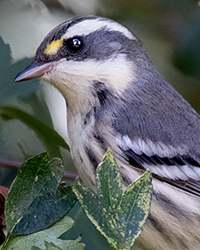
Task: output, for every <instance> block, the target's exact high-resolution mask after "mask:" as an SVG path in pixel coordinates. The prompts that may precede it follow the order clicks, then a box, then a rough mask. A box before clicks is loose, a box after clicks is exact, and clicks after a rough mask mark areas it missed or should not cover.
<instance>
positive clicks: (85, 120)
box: [83, 107, 96, 125]
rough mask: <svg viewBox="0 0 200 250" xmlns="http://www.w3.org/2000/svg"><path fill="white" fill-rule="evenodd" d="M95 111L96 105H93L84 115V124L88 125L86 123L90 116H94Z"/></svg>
mask: <svg viewBox="0 0 200 250" xmlns="http://www.w3.org/2000/svg"><path fill="white" fill-rule="evenodd" d="M95 113H96V107H93V108H92V109H91V110H90V111H89V112H88V113H87V114H86V115H85V117H84V122H83V124H84V125H88V123H89V122H90V121H91V119H92V116H94V115H95Z"/></svg>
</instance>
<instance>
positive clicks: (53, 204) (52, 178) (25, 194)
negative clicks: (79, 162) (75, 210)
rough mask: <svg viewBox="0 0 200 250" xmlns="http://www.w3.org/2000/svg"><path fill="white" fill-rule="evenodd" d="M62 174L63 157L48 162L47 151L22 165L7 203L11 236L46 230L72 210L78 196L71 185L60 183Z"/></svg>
mask: <svg viewBox="0 0 200 250" xmlns="http://www.w3.org/2000/svg"><path fill="white" fill-rule="evenodd" d="M63 174H64V169H63V165H62V163H61V160H60V159H58V158H54V159H53V160H51V161H49V158H48V155H47V153H42V154H40V155H37V156H35V157H34V158H31V159H29V160H28V161H27V162H25V163H24V164H23V165H22V166H21V167H20V168H19V170H18V173H17V177H16V179H15V180H14V182H13V184H12V186H11V192H10V193H9V194H8V197H7V199H6V203H5V220H6V228H7V231H8V233H9V234H10V235H12V236H16V235H19V234H30V233H33V232H36V231H39V230H42V229H45V228H47V227H49V226H51V225H52V224H53V223H55V222H56V221H58V220H60V219H61V218H62V217H63V216H64V215H65V214H66V213H67V212H69V211H70V210H71V208H72V207H73V206H74V204H75V202H76V197H75V195H74V193H73V192H72V189H71V187H63V186H59V185H60V182H61V180H62V177H63Z"/></svg>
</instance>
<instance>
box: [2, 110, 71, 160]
mask: <svg viewBox="0 0 200 250" xmlns="http://www.w3.org/2000/svg"><path fill="white" fill-rule="evenodd" d="M0 116H1V117H2V118H4V119H18V120H20V121H21V122H23V123H24V124H26V125H27V126H28V127H29V128H31V129H33V130H34V131H35V132H36V133H37V135H38V136H39V138H40V139H41V141H42V142H43V143H44V145H45V147H46V148H47V151H48V152H49V154H50V155H53V156H59V157H61V155H60V149H59V147H60V146H61V147H63V148H66V149H67V150H69V146H68V144H67V143H66V142H65V140H64V139H63V138H62V137H61V136H60V135H59V134H58V133H57V132H56V131H55V130H54V129H52V128H51V127H49V126H47V125H46V124H44V123H42V122H41V121H39V120H38V119H36V118H35V117H33V116H31V115H29V114H27V113H26V112H24V111H22V110H20V109H18V108H16V107H11V106H0Z"/></svg>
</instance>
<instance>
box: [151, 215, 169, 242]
mask: <svg viewBox="0 0 200 250" xmlns="http://www.w3.org/2000/svg"><path fill="white" fill-rule="evenodd" d="M147 223H150V224H151V225H152V226H153V227H154V228H155V229H156V230H157V232H159V233H160V235H162V237H163V238H164V239H165V240H166V241H167V242H169V243H170V242H172V241H171V239H170V237H169V236H168V234H167V231H166V229H165V228H163V225H162V224H161V223H160V222H159V221H158V220H157V219H156V218H155V217H153V216H152V214H151V213H150V214H149V216H148V220H147Z"/></svg>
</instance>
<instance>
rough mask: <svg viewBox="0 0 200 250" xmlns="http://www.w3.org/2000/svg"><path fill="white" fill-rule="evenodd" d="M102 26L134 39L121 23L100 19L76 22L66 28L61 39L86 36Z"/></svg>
mask: <svg viewBox="0 0 200 250" xmlns="http://www.w3.org/2000/svg"><path fill="white" fill-rule="evenodd" d="M104 27H105V28H106V29H107V30H110V31H118V32H121V33H122V34H123V35H124V36H126V37H127V38H129V39H131V40H136V38H135V36H134V35H133V34H132V33H131V32H130V31H129V30H128V29H127V28H125V27H124V26H123V25H121V24H119V23H117V22H114V21H110V20H102V19H87V20H84V21H82V22H80V23H77V24H75V25H73V26H71V27H69V28H68V30H67V31H66V33H65V34H64V35H63V36H62V39H68V38H70V37H74V36H87V35H89V34H90V33H92V32H94V31H96V30H99V29H101V28H104Z"/></svg>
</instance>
